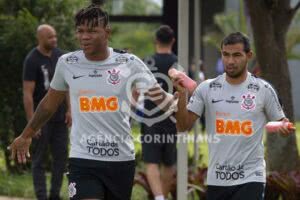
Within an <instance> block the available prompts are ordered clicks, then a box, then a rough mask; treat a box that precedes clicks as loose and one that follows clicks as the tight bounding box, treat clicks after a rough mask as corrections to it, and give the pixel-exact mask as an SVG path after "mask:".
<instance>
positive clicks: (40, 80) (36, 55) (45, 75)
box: [23, 48, 66, 122]
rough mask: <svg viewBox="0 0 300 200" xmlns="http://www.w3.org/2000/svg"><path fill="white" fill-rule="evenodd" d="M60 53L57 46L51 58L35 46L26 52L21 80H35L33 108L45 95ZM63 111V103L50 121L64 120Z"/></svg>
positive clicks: (64, 106)
mask: <svg viewBox="0 0 300 200" xmlns="http://www.w3.org/2000/svg"><path fill="white" fill-rule="evenodd" d="M62 54H63V52H62V51H61V50H60V49H57V48H55V49H53V51H52V54H51V58H50V57H48V56H45V55H43V54H42V53H41V52H40V51H39V50H38V49H37V48H34V49H32V50H31V51H30V52H29V53H28V54H27V56H26V58H25V61H24V66H23V80H24V81H34V82H35V89H34V92H33V102H34V109H36V107H37V105H38V104H39V102H40V101H41V100H42V98H43V97H44V96H45V95H46V93H47V91H48V89H49V87H50V82H51V80H52V78H53V75H54V71H55V66H56V63H57V60H58V58H59V57H60V56H61V55H62ZM65 112H66V104H65V103H63V104H62V105H61V106H60V107H59V108H58V110H57V111H56V113H55V114H54V115H53V116H52V118H51V119H50V121H52V122H54V121H55V122H58V121H64V119H65Z"/></svg>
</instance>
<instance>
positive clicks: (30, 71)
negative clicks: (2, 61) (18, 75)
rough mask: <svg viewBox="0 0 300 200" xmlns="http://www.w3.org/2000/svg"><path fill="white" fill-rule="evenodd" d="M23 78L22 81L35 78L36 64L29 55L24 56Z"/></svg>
mask: <svg viewBox="0 0 300 200" xmlns="http://www.w3.org/2000/svg"><path fill="white" fill-rule="evenodd" d="M23 80H24V81H36V80H37V65H36V64H35V63H34V61H33V59H32V58H30V57H26V58H25V60H24V63H23Z"/></svg>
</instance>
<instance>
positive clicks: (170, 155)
mask: <svg viewBox="0 0 300 200" xmlns="http://www.w3.org/2000/svg"><path fill="white" fill-rule="evenodd" d="M171 129H172V128H169V131H170V132H166V133H165V137H167V138H168V140H165V143H164V144H163V147H162V164H163V165H162V168H161V182H162V187H163V193H164V196H165V197H167V196H168V194H169V192H170V191H171V188H172V186H173V185H174V182H175V174H176V157H177V150H176V127H175V126H174V127H173V131H172V130H171Z"/></svg>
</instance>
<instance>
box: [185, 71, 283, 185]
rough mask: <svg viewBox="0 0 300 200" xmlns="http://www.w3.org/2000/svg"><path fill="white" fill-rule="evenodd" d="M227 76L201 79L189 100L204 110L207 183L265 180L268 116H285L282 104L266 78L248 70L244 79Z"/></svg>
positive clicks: (193, 107)
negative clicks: (230, 80) (231, 79)
mask: <svg viewBox="0 0 300 200" xmlns="http://www.w3.org/2000/svg"><path fill="white" fill-rule="evenodd" d="M225 76H226V75H225V73H224V74H222V75H220V76H218V77H217V78H215V79H210V80H206V81H204V82H203V83H201V84H200V85H199V86H198V87H197V89H196V90H195V92H194V94H193V96H192V97H191V99H190V101H189V104H188V110H189V111H191V112H193V113H195V114H197V115H198V116H201V114H202V112H203V111H204V110H205V117H206V127H207V134H208V141H209V144H208V147H209V165H208V176H207V184H208V185H216V186H231V185H238V184H243V183H247V182H265V181H266V172H265V160H264V147H263V142H262V139H263V132H264V125H265V123H266V122H267V120H271V121H273V120H279V119H281V118H283V117H285V115H284V113H283V110H282V107H281V105H280V103H279V101H278V98H277V94H276V93H275V91H274V89H273V88H272V87H271V85H270V84H269V83H267V82H266V81H264V80H262V79H259V78H257V77H255V76H253V75H251V74H250V73H248V75H247V79H246V80H245V81H244V82H243V83H241V84H239V85H231V84H229V83H228V82H227V81H226V80H225ZM204 108H205V109H204Z"/></svg>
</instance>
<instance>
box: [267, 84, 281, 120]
mask: <svg viewBox="0 0 300 200" xmlns="http://www.w3.org/2000/svg"><path fill="white" fill-rule="evenodd" d="M265 90H266V91H265V92H264V94H265V98H264V105H265V112H266V115H267V118H268V120H271V121H277V120H280V119H282V118H284V117H285V114H284V112H283V109H282V106H281V104H280V102H279V99H278V96H277V93H276V92H275V90H274V88H273V87H272V86H271V85H270V84H268V83H266V84H265Z"/></svg>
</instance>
